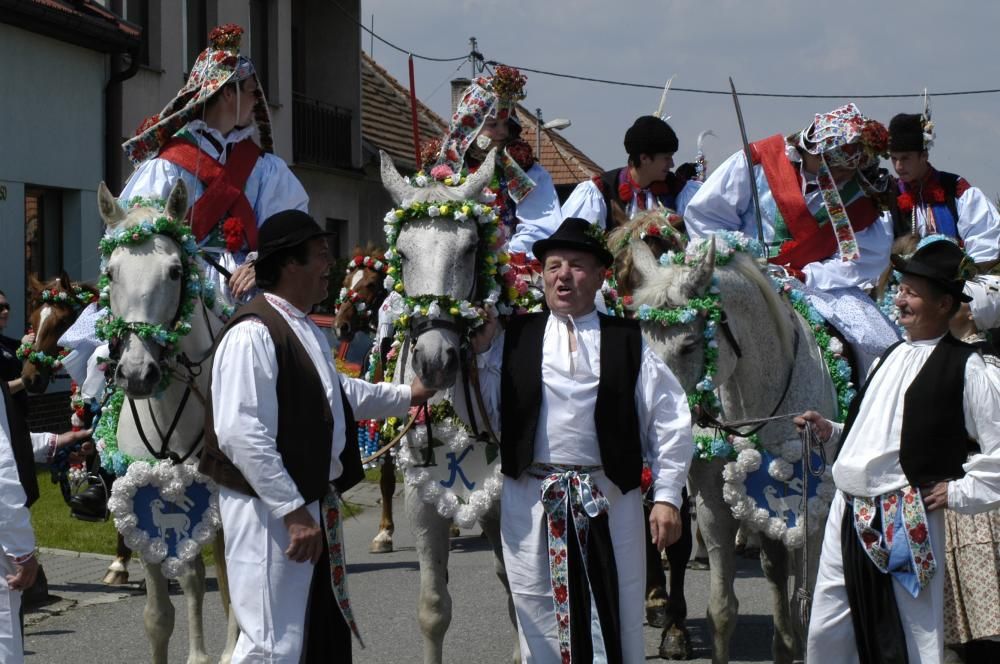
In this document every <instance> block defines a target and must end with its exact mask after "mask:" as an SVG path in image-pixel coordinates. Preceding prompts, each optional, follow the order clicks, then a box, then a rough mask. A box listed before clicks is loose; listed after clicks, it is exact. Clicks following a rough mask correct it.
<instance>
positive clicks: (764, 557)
mask: <svg viewBox="0 0 1000 664" xmlns="http://www.w3.org/2000/svg"><path fill="white" fill-rule="evenodd" d="M788 558H789V556H788V549H787V548H785V545H784V543H783V542H779V541H777V540H773V539H771V538H770V537H763V536H762V537H761V538H760V564H761V568H762V569H763V570H764V576H765V577H766V578H767V581H768V585H769V586H770V587H771V597H772V600H773V604H774V607H773V608H774V635H773V637H772V639H771V652H772V655H773V656H774V661H775V664H791V662H792V661H793V659H794V658H795V653H796V651H797V649H798V647H797V646H798V643H797V640H796V634H795V630H794V629H793V627H792V623H791V616H790V615H789V610H788V609H789V604H788Z"/></svg>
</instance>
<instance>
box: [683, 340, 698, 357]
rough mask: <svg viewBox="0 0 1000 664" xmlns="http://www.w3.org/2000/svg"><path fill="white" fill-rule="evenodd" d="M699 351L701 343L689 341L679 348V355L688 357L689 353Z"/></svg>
mask: <svg viewBox="0 0 1000 664" xmlns="http://www.w3.org/2000/svg"><path fill="white" fill-rule="evenodd" d="M700 349H701V342H700V341H699V340H697V339H692V340H691V341H687V342H685V343H684V345H683V346H681V355H690V354H691V353H693V352H695V351H696V350H700Z"/></svg>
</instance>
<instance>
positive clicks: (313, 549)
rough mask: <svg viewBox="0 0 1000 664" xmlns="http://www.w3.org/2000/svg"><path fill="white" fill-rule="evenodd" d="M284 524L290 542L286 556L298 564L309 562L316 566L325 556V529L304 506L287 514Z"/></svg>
mask: <svg viewBox="0 0 1000 664" xmlns="http://www.w3.org/2000/svg"><path fill="white" fill-rule="evenodd" d="M284 522H285V527H286V528H287V529H288V540H289V543H288V548H287V549H285V555H286V556H288V557H289V559H291V560H294V561H295V562H297V563H304V562H305V561H307V560H308V561H310V562H312V563H313V564H315V563H316V561H317V560H319V557H320V556H321V555H322V554H323V529H322V528H320V527H319V524H318V523H316V519H314V518H312V514H310V513H309V510H307V509H306V506H305V505H303V506H302V507H300V508H298V509H296V510H294V511H292V512H289V513H288V514H286V515H285V518H284Z"/></svg>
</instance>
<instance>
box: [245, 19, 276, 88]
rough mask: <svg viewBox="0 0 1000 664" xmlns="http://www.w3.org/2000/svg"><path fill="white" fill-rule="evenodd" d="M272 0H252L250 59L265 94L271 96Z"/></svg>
mask: <svg viewBox="0 0 1000 664" xmlns="http://www.w3.org/2000/svg"><path fill="white" fill-rule="evenodd" d="M270 12H271V2H270V0H250V30H249V32H250V34H249V37H250V59H251V60H252V61H253V66H254V69H256V70H257V79H258V80H259V81H260V84H261V86H262V87H263V88H264V95H265V96H267V97H268V99H270V98H271V96H272V92H276V91H272V90H271V85H270V83H271V78H270V53H271V21H270Z"/></svg>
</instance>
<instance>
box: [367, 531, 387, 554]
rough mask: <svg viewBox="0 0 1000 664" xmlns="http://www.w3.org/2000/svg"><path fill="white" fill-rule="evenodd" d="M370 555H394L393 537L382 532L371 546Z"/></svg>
mask: <svg viewBox="0 0 1000 664" xmlns="http://www.w3.org/2000/svg"><path fill="white" fill-rule="evenodd" d="M368 553H392V535H389V534H388V533H385V532H380V533H379V534H378V535H376V536H375V539H373V540H372V543H371V545H369V547H368Z"/></svg>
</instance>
